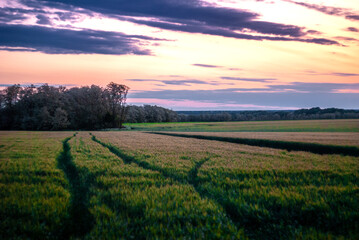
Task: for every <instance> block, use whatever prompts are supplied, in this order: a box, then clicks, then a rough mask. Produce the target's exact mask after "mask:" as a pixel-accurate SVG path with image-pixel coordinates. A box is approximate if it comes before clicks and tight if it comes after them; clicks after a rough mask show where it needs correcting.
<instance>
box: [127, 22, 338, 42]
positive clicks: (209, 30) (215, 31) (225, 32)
mask: <svg viewBox="0 0 359 240" xmlns="http://www.w3.org/2000/svg"><path fill="white" fill-rule="evenodd" d="M131 21H132V22H135V23H138V24H144V25H147V26H150V27H156V28H162V29H167V30H171V31H179V32H188V33H201V34H207V35H214V36H222V37H230V38H236V39H246V40H257V41H263V40H269V41H297V42H307V43H315V44H321V45H339V43H338V42H337V41H334V40H329V39H324V38H293V37H285V36H264V35H251V34H243V33H237V32H236V31H233V30H232V29H227V28H218V27H213V26H208V25H205V24H197V23H195V24H192V23H187V24H186V23H182V24H178V23H170V22H163V21H158V20H131ZM273 34H275V33H273ZM293 35H296V34H293Z"/></svg>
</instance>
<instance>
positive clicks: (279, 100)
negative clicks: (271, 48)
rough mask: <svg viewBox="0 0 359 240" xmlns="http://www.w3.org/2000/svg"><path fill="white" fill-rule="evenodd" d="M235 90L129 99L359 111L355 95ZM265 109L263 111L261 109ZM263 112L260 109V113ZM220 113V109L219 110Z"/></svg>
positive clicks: (151, 93) (136, 95) (159, 93)
mask: <svg viewBox="0 0 359 240" xmlns="http://www.w3.org/2000/svg"><path fill="white" fill-rule="evenodd" d="M237 90H238V89H219V90H160V91H144V92H136V93H130V95H129V98H131V99H136V98H146V99H163V100H171V101H185V100H187V101H199V102H211V103H218V104H252V105H258V106H278V107H283V108H294V107H297V108H310V107H313V106H319V107H322V108H327V107H338V108H350V109H358V108H359V105H358V103H359V94H358V93H345V94H344V93H336V92H320V91H318V92H315V94H313V93H308V92H290V91H287V92H277V93H273V92H239V91H237ZM263 108H264V107H263ZM263 108H262V109H263ZM222 109H223V108H222Z"/></svg>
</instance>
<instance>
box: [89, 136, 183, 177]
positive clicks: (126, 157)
mask: <svg viewBox="0 0 359 240" xmlns="http://www.w3.org/2000/svg"><path fill="white" fill-rule="evenodd" d="M90 135H91V136H92V138H91V139H92V140H93V141H95V142H97V143H98V144H100V145H102V146H103V147H105V148H108V150H110V152H112V153H113V154H115V155H116V156H117V157H119V158H121V159H122V160H123V162H124V163H125V164H131V163H135V164H136V165H138V166H139V167H141V168H144V169H147V170H152V171H157V172H160V173H161V174H162V175H163V176H164V177H166V178H171V179H172V180H174V181H176V182H179V183H182V184H183V183H187V182H186V180H184V179H183V177H181V176H180V175H176V174H175V173H173V172H171V171H168V170H166V169H163V168H161V167H157V166H153V165H151V164H150V163H148V162H145V161H141V160H139V159H137V158H135V157H133V156H130V155H127V154H125V153H124V152H123V151H121V150H120V149H118V148H117V147H115V146H113V145H111V144H108V143H104V142H102V141H100V140H98V139H97V138H96V136H94V135H92V134H91V133H90Z"/></svg>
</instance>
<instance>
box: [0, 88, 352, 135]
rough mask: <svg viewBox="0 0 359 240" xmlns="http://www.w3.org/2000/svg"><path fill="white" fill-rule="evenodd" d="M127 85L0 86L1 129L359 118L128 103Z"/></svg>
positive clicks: (326, 112)
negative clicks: (191, 108) (181, 109)
mask: <svg viewBox="0 0 359 240" xmlns="http://www.w3.org/2000/svg"><path fill="white" fill-rule="evenodd" d="M128 90H129V88H128V87H127V86H125V85H120V84H116V83H110V84H108V85H107V87H106V88H101V87H99V86H96V85H92V86H90V87H75V88H70V89H66V88H65V87H61V86H60V87H53V86H49V85H47V84H45V85H42V86H39V87H35V86H33V85H31V86H28V87H21V86H20V85H18V84H16V85H13V86H9V87H7V88H5V89H4V90H1V91H0V129H2V130H66V129H71V130H80V129H84V130H94V129H106V128H121V127H122V124H123V123H126V122H127V123H152V122H218V121H266V120H305V119H353V118H359V110H344V109H337V108H327V109H320V108H318V107H316V108H311V109H300V110H295V111H291V110H287V111H179V112H175V111H173V110H170V109H166V108H163V107H159V106H150V105H144V106H133V105H126V98H127V93H128Z"/></svg>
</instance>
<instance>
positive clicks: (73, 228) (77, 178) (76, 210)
mask: <svg viewBox="0 0 359 240" xmlns="http://www.w3.org/2000/svg"><path fill="white" fill-rule="evenodd" d="M75 136H76V134H74V136H72V137H68V138H65V140H64V141H63V151H62V152H61V153H60V155H59V156H58V158H57V161H58V167H59V168H60V169H61V170H62V171H64V173H65V175H66V177H67V179H68V181H69V184H70V193H71V199H70V204H71V206H70V216H69V220H68V222H66V223H65V225H66V227H65V228H64V229H65V230H64V232H63V233H61V235H62V237H61V239H70V238H71V237H72V236H75V237H83V236H85V235H86V234H87V233H88V232H90V231H91V229H92V227H93V225H94V217H93V216H92V215H91V213H90V212H89V210H88V206H89V192H90V189H89V188H90V186H91V183H92V182H93V179H94V178H93V176H91V174H89V173H88V172H86V173H83V172H80V171H81V170H82V169H81V170H80V169H78V168H77V167H76V165H75V163H74V162H73V159H72V156H71V153H70V144H69V143H68V142H69V141H70V140H71V139H72V138H73V137H75ZM84 176H85V177H84Z"/></svg>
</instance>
